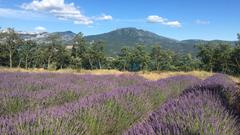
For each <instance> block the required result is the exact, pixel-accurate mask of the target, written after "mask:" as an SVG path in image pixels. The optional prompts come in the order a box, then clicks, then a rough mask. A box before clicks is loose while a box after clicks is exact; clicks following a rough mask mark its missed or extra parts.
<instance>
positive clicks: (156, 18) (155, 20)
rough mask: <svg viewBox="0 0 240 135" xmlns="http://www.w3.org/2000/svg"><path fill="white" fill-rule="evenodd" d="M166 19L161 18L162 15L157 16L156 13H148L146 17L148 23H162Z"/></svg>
mask: <svg viewBox="0 0 240 135" xmlns="http://www.w3.org/2000/svg"><path fill="white" fill-rule="evenodd" d="M166 20H167V19H165V18H163V17H160V16H157V15H150V16H148V18H147V21H148V22H149V23H163V22H165V21H166Z"/></svg>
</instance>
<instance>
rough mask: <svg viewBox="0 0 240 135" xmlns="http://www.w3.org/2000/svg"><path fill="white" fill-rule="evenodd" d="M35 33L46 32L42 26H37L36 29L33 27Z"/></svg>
mask: <svg viewBox="0 0 240 135" xmlns="http://www.w3.org/2000/svg"><path fill="white" fill-rule="evenodd" d="M35 31H36V32H45V31H47V29H46V28H45V27H42V26H37V27H35Z"/></svg>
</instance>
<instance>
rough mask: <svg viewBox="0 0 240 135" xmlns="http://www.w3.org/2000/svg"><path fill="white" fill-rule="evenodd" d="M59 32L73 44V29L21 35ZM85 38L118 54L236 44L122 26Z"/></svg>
mask: <svg viewBox="0 0 240 135" xmlns="http://www.w3.org/2000/svg"><path fill="white" fill-rule="evenodd" d="M53 34H58V35H59V36H60V37H61V40H62V42H63V44H65V45H67V46H68V45H72V43H73V38H74V36H75V35H76V33H74V32H72V31H63V32H53V33H47V32H44V33H33V34H27V33H24V34H21V33H20V36H21V37H22V38H24V39H31V40H35V41H37V42H40V43H41V42H44V41H45V40H46V38H47V37H48V36H50V35H53ZM85 39H86V40H87V41H89V42H91V41H96V40H102V41H103V42H105V44H106V47H105V48H106V51H107V52H108V53H109V54H116V53H118V52H119V51H120V49H121V48H122V47H133V46H136V45H139V44H141V45H144V46H146V48H147V50H150V46H153V45H161V47H162V48H163V49H169V50H172V51H175V52H179V53H195V52H196V51H197V50H196V48H195V47H194V46H195V45H197V44H200V43H208V42H217V43H229V44H234V43H235V41H225V40H202V39H187V40H176V39H173V38H168V37H164V36H161V35H158V34H156V33H153V32H150V31H147V30H143V29H137V28H134V27H128V28H120V29H116V30H113V31H110V32H106V33H102V34H97V35H88V36H85Z"/></svg>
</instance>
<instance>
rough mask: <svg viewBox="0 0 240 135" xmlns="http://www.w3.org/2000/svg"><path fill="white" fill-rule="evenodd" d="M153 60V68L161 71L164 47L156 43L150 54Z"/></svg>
mask: <svg viewBox="0 0 240 135" xmlns="http://www.w3.org/2000/svg"><path fill="white" fill-rule="evenodd" d="M150 57H151V60H152V61H153V67H154V68H153V69H154V70H157V71H159V69H160V62H161V59H162V49H161V46H160V45H156V46H154V47H153V48H152V52H151V54H150Z"/></svg>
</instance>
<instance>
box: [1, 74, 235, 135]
mask: <svg viewBox="0 0 240 135" xmlns="http://www.w3.org/2000/svg"><path fill="white" fill-rule="evenodd" d="M239 93H240V92H239V88H238V86H237V85H236V84H235V83H234V82H233V81H232V80H231V79H229V78H228V76H227V75H223V74H215V75H213V76H211V77H209V78H207V79H205V80H200V79H198V78H196V77H193V76H186V75H185V76H184V75H182V76H174V77H169V78H166V79H161V80H157V81H150V80H147V79H145V78H143V77H140V76H138V75H134V74H119V75H87V74H86V75H77V74H71V73H23V72H1V73H0V106H1V107H0V134H1V135H15V134H19V135H35V134H36V135H85V134H86V135H107V134H109V135H110V134H112V135H116V134H124V135H139V134H143V135H152V134H157V135H186V134H191V135H239V134H240V121H239V120H240V94H239Z"/></svg>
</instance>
